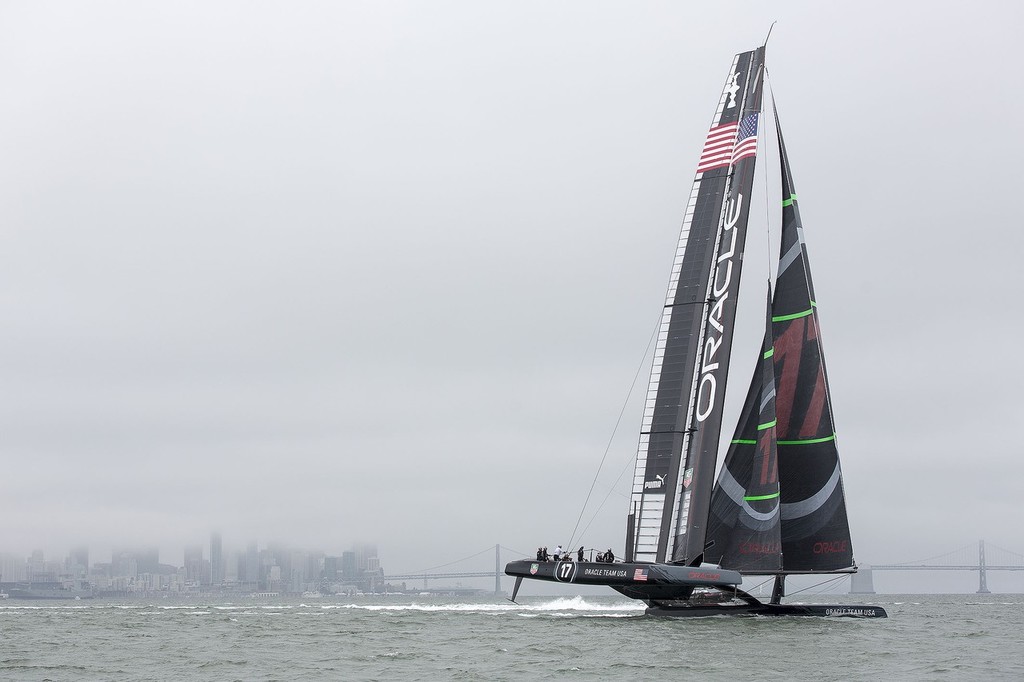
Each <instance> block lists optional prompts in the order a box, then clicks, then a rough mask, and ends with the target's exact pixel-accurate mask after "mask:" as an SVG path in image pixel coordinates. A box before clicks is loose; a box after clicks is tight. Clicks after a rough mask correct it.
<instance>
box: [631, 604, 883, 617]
mask: <svg viewBox="0 0 1024 682" xmlns="http://www.w3.org/2000/svg"><path fill="white" fill-rule="evenodd" d="M646 613H647V615H649V616H658V617H662V618H700V617H705V616H819V617H826V618H888V617H889V614H887V613H886V612H885V609H883V608H882V607H881V606H867V605H864V604H854V605H843V604H763V603H760V602H758V603H742V604H735V605H725V604H701V605H693V606H658V605H651V606H649V607H648V608H647V611H646Z"/></svg>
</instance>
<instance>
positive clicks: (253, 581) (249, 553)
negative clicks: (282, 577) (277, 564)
mask: <svg viewBox="0 0 1024 682" xmlns="http://www.w3.org/2000/svg"><path fill="white" fill-rule="evenodd" d="M243 568H244V570H242V569H243ZM238 572H239V574H240V575H239V576H238V581H239V582H244V583H246V584H248V585H250V586H252V587H253V589H255V588H256V586H257V585H258V584H259V582H260V550H259V545H257V544H256V542H255V541H253V542H250V543H249V546H248V547H246V548H245V559H244V561H243V564H242V566H239V571H238Z"/></svg>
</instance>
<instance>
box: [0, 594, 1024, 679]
mask: <svg viewBox="0 0 1024 682" xmlns="http://www.w3.org/2000/svg"><path fill="white" fill-rule="evenodd" d="M521 601H522V603H521V604H512V603H510V602H507V601H503V600H501V599H500V598H483V599H468V598H440V597H426V596H423V597H410V596H389V597H375V598H371V597H366V598H350V599H343V598H340V597H326V598H322V599H304V600H293V601H286V600H280V601H257V600H249V599H245V600H239V601H234V602H228V601H216V600H213V601H202V600H191V601H188V602H183V601H170V600H161V599H157V600H149V601H123V602H107V601H100V600H88V601H76V602H32V601H13V600H5V601H3V602H0V680H75V681H78V680H122V679H140V680H142V679H144V680H176V681H179V682H180V681H183V680H391V679H399V680H448V679H451V680H519V679H531V680H534V679H573V680H599V679H600V680H609V679H611V680H620V679H622V680H626V679H658V678H664V679H676V680H678V679H695V680H737V679H757V680H879V679H888V680H992V679H1005V680H1024V596H1022V595H984V596H982V595H912V596H910V595H908V596H900V597H895V596H893V595H877V597H876V598H871V599H869V600H865V599H864V598H862V597H856V598H855V597H846V598H841V597H833V598H830V599H818V600H817V601H818V602H819V603H820V602H829V601H841V602H842V603H872V604H879V605H881V606H884V607H885V608H886V609H887V610H888V611H889V614H890V617H889V618H888V619H865V620H859V619H847V618H840V619H826V618H768V617H723V616H718V617H710V618H696V619H661V618H652V617H648V616H645V615H644V613H643V606H642V604H638V603H637V602H633V601H629V600H625V599H622V598H618V597H607V598H604V597H585V598H583V597H569V598H529V597H528V598H525V599H522V600H521Z"/></svg>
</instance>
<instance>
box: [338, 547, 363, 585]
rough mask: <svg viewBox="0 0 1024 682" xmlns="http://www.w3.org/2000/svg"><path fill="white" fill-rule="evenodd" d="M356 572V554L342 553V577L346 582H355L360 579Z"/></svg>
mask: <svg viewBox="0 0 1024 682" xmlns="http://www.w3.org/2000/svg"><path fill="white" fill-rule="evenodd" d="M358 575H359V574H358V572H357V571H356V553H355V552H342V553H341V576H342V577H343V578H345V580H355V579H356V578H357V577H358Z"/></svg>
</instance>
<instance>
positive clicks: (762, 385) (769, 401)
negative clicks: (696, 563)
mask: <svg viewBox="0 0 1024 682" xmlns="http://www.w3.org/2000/svg"><path fill="white" fill-rule="evenodd" d="M770 296H771V294H770V292H769V301H768V306H767V319H766V321H765V322H766V324H765V335H764V343H763V345H762V347H761V361H760V362H759V363H758V365H757V368H758V369H757V370H756V371H755V372H754V378H753V380H752V381H751V384H750V390H749V391H748V392H747V399H746V402H744V404H743V411H742V413H741V415H740V421H739V424H738V425H737V428H736V434H735V436H734V437H733V439H732V443H731V444H730V445H729V451H728V453H727V454H726V456H725V463H724V464H723V466H722V470H721V472H719V474H718V483H716V484H715V490H714V493H713V494H712V496H711V518H710V519H709V522H708V537H707V539H708V549H707V550H706V551H705V558H706V559H707V560H708V561H710V562H712V563H717V564H719V565H721V566H723V567H728V568H732V569H735V570H738V571H740V572H741V573H775V572H778V571H779V570H781V569H782V539H781V525H780V514H779V472H778V459H777V450H776V443H775V441H776V437H775V427H776V415H775V358H774V349H773V346H772V343H773V340H772V339H773V335H772V321H771V316H772V308H771V299H770Z"/></svg>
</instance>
